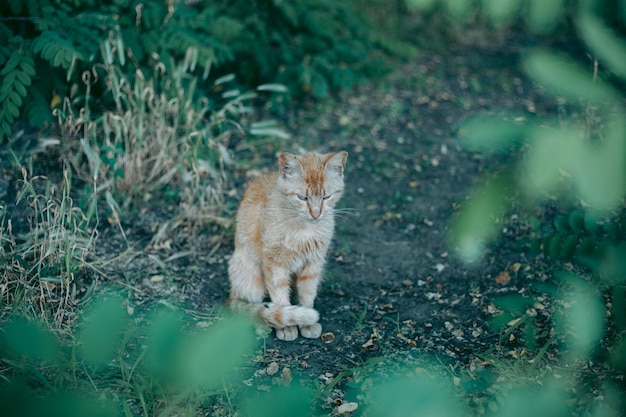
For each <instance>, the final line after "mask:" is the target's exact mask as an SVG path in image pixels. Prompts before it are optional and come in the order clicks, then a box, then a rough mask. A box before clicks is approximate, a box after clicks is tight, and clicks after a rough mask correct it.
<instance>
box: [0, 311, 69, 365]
mask: <svg viewBox="0 0 626 417" xmlns="http://www.w3.org/2000/svg"><path fill="white" fill-rule="evenodd" d="M0 353H1V356H4V357H7V356H8V357H10V358H12V359H13V360H16V361H20V360H25V361H27V362H34V363H40V362H51V363H55V362H56V361H58V360H59V358H60V356H59V355H60V353H61V349H60V346H59V343H58V342H57V340H56V338H55V337H54V336H53V335H52V333H51V332H50V331H48V330H47V329H45V328H44V327H43V326H42V324H41V323H35V322H32V321H28V320H26V319H25V318H23V317H19V316H16V317H13V318H11V319H9V321H8V322H6V323H5V324H4V325H3V326H2V331H0Z"/></svg>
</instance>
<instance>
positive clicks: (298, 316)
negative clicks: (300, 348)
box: [227, 299, 320, 329]
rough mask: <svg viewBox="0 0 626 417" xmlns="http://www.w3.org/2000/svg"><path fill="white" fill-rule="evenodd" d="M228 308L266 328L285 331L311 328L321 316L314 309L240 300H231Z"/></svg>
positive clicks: (228, 302)
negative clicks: (298, 327) (303, 327)
mask: <svg viewBox="0 0 626 417" xmlns="http://www.w3.org/2000/svg"><path fill="white" fill-rule="evenodd" d="M227 305H228V307H229V308H230V309H231V310H233V311H236V312H241V313H244V314H246V315H248V316H250V317H252V318H253V319H255V320H257V321H259V322H261V323H262V324H264V325H266V326H270V327H273V328H275V329H284V328H285V327H291V326H310V325H312V324H315V323H317V322H318V320H319V318H320V315H319V313H318V312H317V310H315V309H314V308H310V307H304V306H297V305H296V306H291V305H290V306H285V305H280V304H275V303H253V302H250V301H245V300H240V299H229V300H228V301H227Z"/></svg>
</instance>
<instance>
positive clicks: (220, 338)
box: [173, 316, 256, 389]
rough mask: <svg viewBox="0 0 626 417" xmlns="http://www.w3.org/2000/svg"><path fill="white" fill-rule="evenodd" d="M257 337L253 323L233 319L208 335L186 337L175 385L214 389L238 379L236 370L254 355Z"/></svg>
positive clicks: (220, 324) (224, 322)
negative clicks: (247, 356) (248, 355)
mask: <svg viewBox="0 0 626 417" xmlns="http://www.w3.org/2000/svg"><path fill="white" fill-rule="evenodd" d="M255 344H256V336H255V333H254V329H253V326H252V324H251V323H250V320H248V319H247V318H245V317H240V316H234V317H232V318H229V319H226V320H222V321H220V322H218V323H217V324H214V325H212V326H211V327H209V328H208V329H206V331H202V332H199V333H197V334H193V335H190V336H187V337H186V338H185V339H184V340H183V341H182V342H181V345H180V348H179V352H178V355H177V359H176V362H175V364H174V365H173V366H174V369H175V381H176V382H177V383H178V384H180V385H181V387H184V388H185V389H192V388H194V387H202V388H215V387H220V386H222V385H223V384H224V383H225V382H228V381H229V380H230V379H231V378H233V377H236V372H235V370H236V369H237V367H239V366H241V364H243V362H244V361H245V355H247V354H250V352H252V350H253V348H254V346H255Z"/></svg>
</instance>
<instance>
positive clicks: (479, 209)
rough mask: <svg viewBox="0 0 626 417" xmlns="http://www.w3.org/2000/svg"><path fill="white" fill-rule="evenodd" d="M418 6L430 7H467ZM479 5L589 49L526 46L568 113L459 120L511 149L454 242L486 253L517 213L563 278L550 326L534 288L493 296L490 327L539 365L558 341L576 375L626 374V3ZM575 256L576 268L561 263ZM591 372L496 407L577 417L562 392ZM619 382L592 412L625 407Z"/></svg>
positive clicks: (534, 71) (479, 138)
mask: <svg viewBox="0 0 626 417" xmlns="http://www.w3.org/2000/svg"><path fill="white" fill-rule="evenodd" d="M410 3H412V4H413V5H414V6H417V7H428V8H431V9H437V8H439V9H441V8H454V7H457V6H458V5H459V4H460V2H457V1H454V0H449V1H441V2H434V1H431V2H426V1H419V0H415V1H411V2H410ZM426 3H428V4H426ZM435 3H436V4H435ZM473 5H474V6H475V7H471V8H468V9H464V10H463V13H462V14H463V15H465V16H466V15H467V14H471V13H476V14H480V13H483V14H484V15H486V16H488V17H489V18H490V19H491V21H492V22H493V23H494V25H495V26H500V27H501V26H504V25H512V24H519V22H525V23H526V24H527V28H528V30H530V31H531V32H533V33H539V34H542V35H545V34H549V33H551V32H550V31H551V30H555V28H559V27H561V28H562V27H569V26H568V25H571V26H572V27H573V28H574V29H575V30H576V35H575V36H573V38H574V39H571V40H569V41H570V42H580V43H581V44H582V45H584V48H585V50H586V51H587V53H588V56H587V57H581V56H571V55H568V54H566V53H564V52H562V51H559V52H557V51H554V50H550V49H545V48H544V49H537V48H535V49H533V48H530V49H528V50H526V51H524V52H523V54H522V57H521V58H522V59H521V64H522V69H523V70H524V71H525V73H526V75H527V76H528V77H529V78H530V79H532V80H533V81H534V82H536V83H537V84H539V85H541V86H542V87H543V88H545V91H546V92H547V93H548V94H549V95H552V96H553V97H554V99H555V100H558V101H559V103H561V104H567V105H568V106H569V108H570V109H573V110H570V112H569V113H567V114H560V115H559V116H558V117H554V118H551V119H550V118H543V117H537V115H534V114H533V115H530V114H522V113H520V114H490V115H477V116H474V117H470V118H469V119H468V120H467V121H466V122H465V123H464V124H463V125H462V126H461V128H460V130H459V138H460V141H461V143H462V144H463V146H465V147H466V148H467V149H469V150H472V151H475V152H481V153H485V154H492V155H498V157H501V155H507V154H508V155H513V157H512V158H510V159H509V163H508V164H507V165H503V164H502V165H500V166H498V168H497V172H496V173H495V174H492V175H490V176H489V177H488V178H486V179H485V180H484V181H483V183H481V184H479V185H478V186H477V190H476V191H475V192H474V193H472V194H471V195H470V197H469V198H468V201H467V202H465V204H463V207H462V209H461V210H460V212H459V213H458V215H456V216H455V217H454V218H453V220H452V225H451V227H450V238H451V242H452V245H453V246H454V247H455V248H456V249H457V252H458V254H459V255H460V256H461V257H462V258H463V259H465V260H468V261H471V262H476V261H478V260H480V259H482V257H483V255H484V254H485V252H486V251H487V250H488V248H489V245H490V244H493V242H495V241H496V240H497V239H498V235H499V233H500V231H501V230H502V229H503V228H504V227H506V225H507V221H508V220H507V218H508V216H509V215H510V214H513V213H514V214H515V215H516V218H517V222H519V223H520V224H521V226H522V227H521V230H522V232H524V231H526V232H527V233H526V235H525V239H526V240H525V241H526V243H527V244H528V249H529V251H530V253H531V254H532V255H539V254H543V255H545V256H546V258H547V259H548V260H549V261H550V262H551V263H552V264H553V265H555V268H554V269H555V271H556V272H554V273H553V276H554V278H555V279H554V282H555V284H553V285H552V287H551V288H549V289H548V287H549V284H547V283H544V284H541V285H543V287H544V288H543V290H544V291H550V292H551V294H550V296H551V297H554V299H555V300H556V304H555V305H556V307H555V311H554V313H553V315H552V316H551V323H548V324H547V326H546V323H539V322H538V321H537V318H536V316H537V308H536V307H537V306H540V307H541V308H544V306H543V305H542V304H541V302H539V301H538V298H537V297H535V296H534V295H533V292H534V291H536V289H532V288H528V289H527V291H526V292H525V293H524V294H515V295H510V296H503V297H500V298H497V299H496V300H494V302H493V306H494V307H495V308H496V309H498V310H499V312H500V314H499V315H496V316H495V317H494V319H493V322H492V326H493V327H494V329H501V332H502V333H501V338H500V342H501V343H502V342H505V341H506V340H507V339H508V338H509V337H513V334H514V333H515V334H517V336H518V337H520V336H521V339H522V340H523V343H524V346H525V348H526V349H527V350H528V351H530V352H533V353H534V354H535V355H536V356H535V358H534V359H533V363H536V361H539V360H541V359H542V358H544V357H545V355H546V352H547V351H548V349H550V347H551V346H553V345H554V346H557V349H558V350H559V351H560V352H561V355H562V357H561V358H559V360H561V361H562V362H561V363H562V364H564V365H565V366H567V367H568V369H569V372H572V373H574V372H575V370H576V369H581V367H582V366H584V365H583V364H584V363H585V362H586V361H589V360H593V361H596V364H601V365H599V366H606V367H608V368H609V369H612V372H617V373H620V372H623V371H624V370H625V369H626V368H624V361H623V360H617V359H616V358H617V356H618V355H619V354H623V352H624V331H625V330H626V326H625V321H626V320H625V319H624V317H625V316H624V315H625V313H626V297H625V294H626V292H625V288H626V268H625V267H626V264H625V263H624V259H626V234H625V233H624V232H625V230H626V227H625V222H626V212H625V211H624V207H625V206H624V203H625V197H626V122H625V120H626V107H625V106H624V94H623V91H624V90H623V85H624V83H625V82H626V73H625V71H626V39H625V37H624V33H625V32H624V29H625V28H626V1H617V2H604V1H600V0H598V1H593V0H590V1H577V2H576V1H563V0H554V1H529V2H517V1H509V0H504V1H492V0H484V1H477V2H473ZM567 262H571V263H574V265H575V266H573V267H572V266H568V267H567V268H565V269H567V271H561V270H560V266H562V265H563V264H565V263H567ZM571 270H573V271H576V273H574V272H570V271H571ZM494 350H495V348H494V349H492V350H491V351H490V352H488V354H489V355H491V354H492V353H493V351H494ZM618 352H619V353H618ZM584 380H585V377H584V376H580V375H579V377H578V378H577V377H576V376H574V375H571V376H570V379H569V380H568V381H560V382H559V381H552V382H550V383H547V384H546V385H545V387H546V390H545V391H543V390H542V391H543V392H542V393H541V394H539V393H538V392H535V391H534V390H532V389H525V390H520V391H518V392H516V393H511V394H510V395H508V396H506V397H505V398H504V401H503V405H502V406H503V408H502V409H498V415H511V416H515V415H528V414H538V415H570V413H571V412H572V410H570V409H568V406H567V405H565V404H566V403H567V401H566V399H565V398H564V396H563V395H556V392H555V390H556V391H559V392H563V391H565V390H566V389H571V388H565V387H567V386H569V387H576V388H573V389H576V390H577V396H579V397H582V396H584V395H592V394H591V393H590V391H589V388H588V386H587V385H586V383H585V382H584ZM559 387H560V388H559ZM616 389H617V390H618V389H619V387H614V386H610V385H606V386H603V387H602V392H605V393H607V396H609V395H610V396H611V400H609V401H607V403H605V404H602V405H599V406H596V407H595V408H592V409H590V410H589V413H590V415H620V414H619V411H618V410H620V409H622V410H623V401H622V400H619V399H618V398H619V396H616V392H617V391H616ZM585 392H586V393H587V394H585Z"/></svg>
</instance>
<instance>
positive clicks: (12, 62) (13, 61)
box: [0, 50, 22, 75]
mask: <svg viewBox="0 0 626 417" xmlns="http://www.w3.org/2000/svg"><path fill="white" fill-rule="evenodd" d="M21 59H22V53H21V52H20V51H19V50H15V51H13V53H12V54H11V57H10V58H9V61H8V62H7V63H6V64H5V66H4V68H3V69H2V71H1V72H0V75H7V74H8V73H10V72H11V71H14V70H15V69H16V68H17V66H18V65H19V64H20V61H21Z"/></svg>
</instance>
